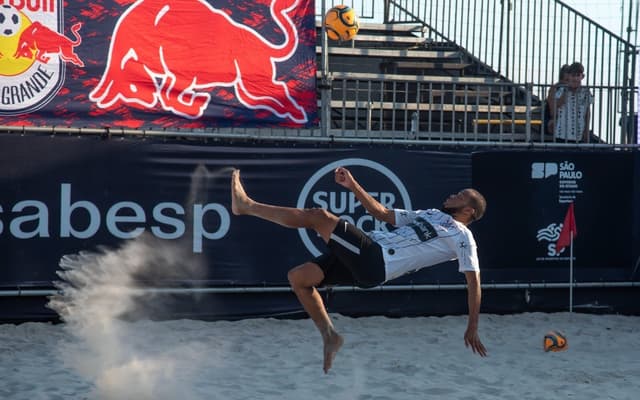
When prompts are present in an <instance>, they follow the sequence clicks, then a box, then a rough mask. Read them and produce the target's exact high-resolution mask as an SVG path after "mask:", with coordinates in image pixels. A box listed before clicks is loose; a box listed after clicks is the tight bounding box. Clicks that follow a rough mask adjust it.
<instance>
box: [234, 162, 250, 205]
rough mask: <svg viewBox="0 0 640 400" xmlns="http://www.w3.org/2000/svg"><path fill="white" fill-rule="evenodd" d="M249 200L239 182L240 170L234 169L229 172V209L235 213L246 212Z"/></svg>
mask: <svg viewBox="0 0 640 400" xmlns="http://www.w3.org/2000/svg"><path fill="white" fill-rule="evenodd" d="M251 202H252V200H251V199H250V198H249V196H247V193H246V192H245V191H244V188H243V187H242V182H240V170H239V169H234V170H233V172H232V173H231V211H232V212H233V213H234V214H235V215H242V214H247V212H248V211H249V207H250V206H251Z"/></svg>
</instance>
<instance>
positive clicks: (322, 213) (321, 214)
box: [307, 208, 337, 221]
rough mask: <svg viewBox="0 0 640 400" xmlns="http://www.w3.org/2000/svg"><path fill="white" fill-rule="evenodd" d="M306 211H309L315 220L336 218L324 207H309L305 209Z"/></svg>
mask: <svg viewBox="0 0 640 400" xmlns="http://www.w3.org/2000/svg"><path fill="white" fill-rule="evenodd" d="M307 211H308V212H309V213H311V216H312V217H313V218H314V219H315V220H318V221H324V220H332V219H336V218H337V217H336V216H335V215H333V214H332V213H330V212H329V211H327V210H325V209H324V208H309V209H307Z"/></svg>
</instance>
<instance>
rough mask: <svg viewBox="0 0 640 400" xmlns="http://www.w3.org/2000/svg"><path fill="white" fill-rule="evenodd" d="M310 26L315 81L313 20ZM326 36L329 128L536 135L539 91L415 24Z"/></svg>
mask: <svg viewBox="0 0 640 400" xmlns="http://www.w3.org/2000/svg"><path fill="white" fill-rule="evenodd" d="M316 28H317V31H318V45H317V47H316V52H317V56H318V65H319V69H318V78H319V82H322V77H323V71H322V41H321V38H322V36H321V23H320V22H319V21H318V22H317V23H316ZM327 44H328V46H327V57H328V69H327V83H328V84H329V85H327V87H328V86H330V88H331V98H330V107H331V125H330V126H331V129H332V130H335V131H336V132H335V134H336V135H344V136H354V135H355V136H359V135H358V132H361V133H363V132H367V134H369V135H373V136H375V137H378V138H410V139H420V140H452V139H453V140H480V141H510V142H514V141H530V140H540V132H541V127H542V123H541V121H542V115H541V99H539V98H537V97H535V96H532V95H531V93H530V91H529V95H528V96H527V90H526V88H524V87H520V86H518V85H515V84H513V83H512V82H509V81H508V80H506V79H505V78H503V77H500V76H499V74H497V73H495V72H494V71H492V70H491V69H490V68H488V67H487V66H486V65H484V64H482V63H480V62H479V61H478V60H477V59H476V58H475V57H473V56H472V55H470V54H468V53H467V52H466V51H465V50H464V49H462V48H460V47H459V46H457V45H456V44H454V43H450V42H436V41H433V40H432V39H430V38H426V37H424V32H423V30H422V28H421V27H420V26H419V25H414V24H375V23H361V25H360V31H359V33H358V35H357V36H356V37H355V39H354V40H352V41H348V42H338V41H330V40H329V41H328V43H327ZM320 87H321V88H322V85H320ZM320 97H321V96H319V97H318V98H319V99H320ZM527 104H529V105H530V106H529V107H528V106H527ZM319 105H320V100H319Z"/></svg>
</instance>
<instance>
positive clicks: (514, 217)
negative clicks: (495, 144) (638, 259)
mask: <svg viewBox="0 0 640 400" xmlns="http://www.w3.org/2000/svg"><path fill="white" fill-rule="evenodd" d="M634 157H635V155H634V153H632V152H561V151H486V152H478V153H474V155H473V184H474V187H476V188H477V189H478V190H480V191H481V192H482V193H484V195H485V196H486V198H487V202H488V203H489V209H488V211H487V214H486V217H485V219H484V220H482V221H480V222H479V223H478V226H477V227H476V234H477V240H478V242H479V243H482V244H483V245H482V246H480V248H479V256H480V259H481V260H482V263H483V265H484V267H485V271H486V270H487V269H488V270H490V271H491V274H494V275H495V276H499V277H500V279H501V280H518V281H525V282H528V281H546V282H567V281H568V277H569V275H568V274H569V259H570V257H569V253H570V248H569V247H567V248H564V249H562V250H561V251H559V250H558V249H557V248H556V241H557V239H558V237H559V235H560V231H561V229H562V224H563V221H564V218H565V215H566V213H567V210H568V208H569V204H570V203H571V202H573V203H574V208H575V220H576V225H577V231H578V234H577V237H576V238H575V240H574V268H575V270H576V273H575V279H576V280H577V281H596V282H597V281H601V280H603V281H611V280H614V281H626V280H630V279H631V275H632V263H633V262H632V253H633V252H635V251H636V250H635V249H637V248H638V246H637V242H634V241H633V239H634V236H633V235H634V233H633V232H634V223H633V215H634V213H635V215H637V204H638V203H637V202H636V203H634V200H633V196H634V183H633V182H634ZM636 180H637V178H636ZM636 225H637V224H636ZM636 235H637V233H636Z"/></svg>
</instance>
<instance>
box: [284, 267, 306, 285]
mask: <svg viewBox="0 0 640 400" xmlns="http://www.w3.org/2000/svg"><path fill="white" fill-rule="evenodd" d="M301 278H302V273H301V271H300V267H295V268H292V269H290V270H289V272H288V273H287V279H289V285H291V287H292V288H293V289H294V290H295V289H296V287H299V286H300V283H301V280H302V279H301Z"/></svg>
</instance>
